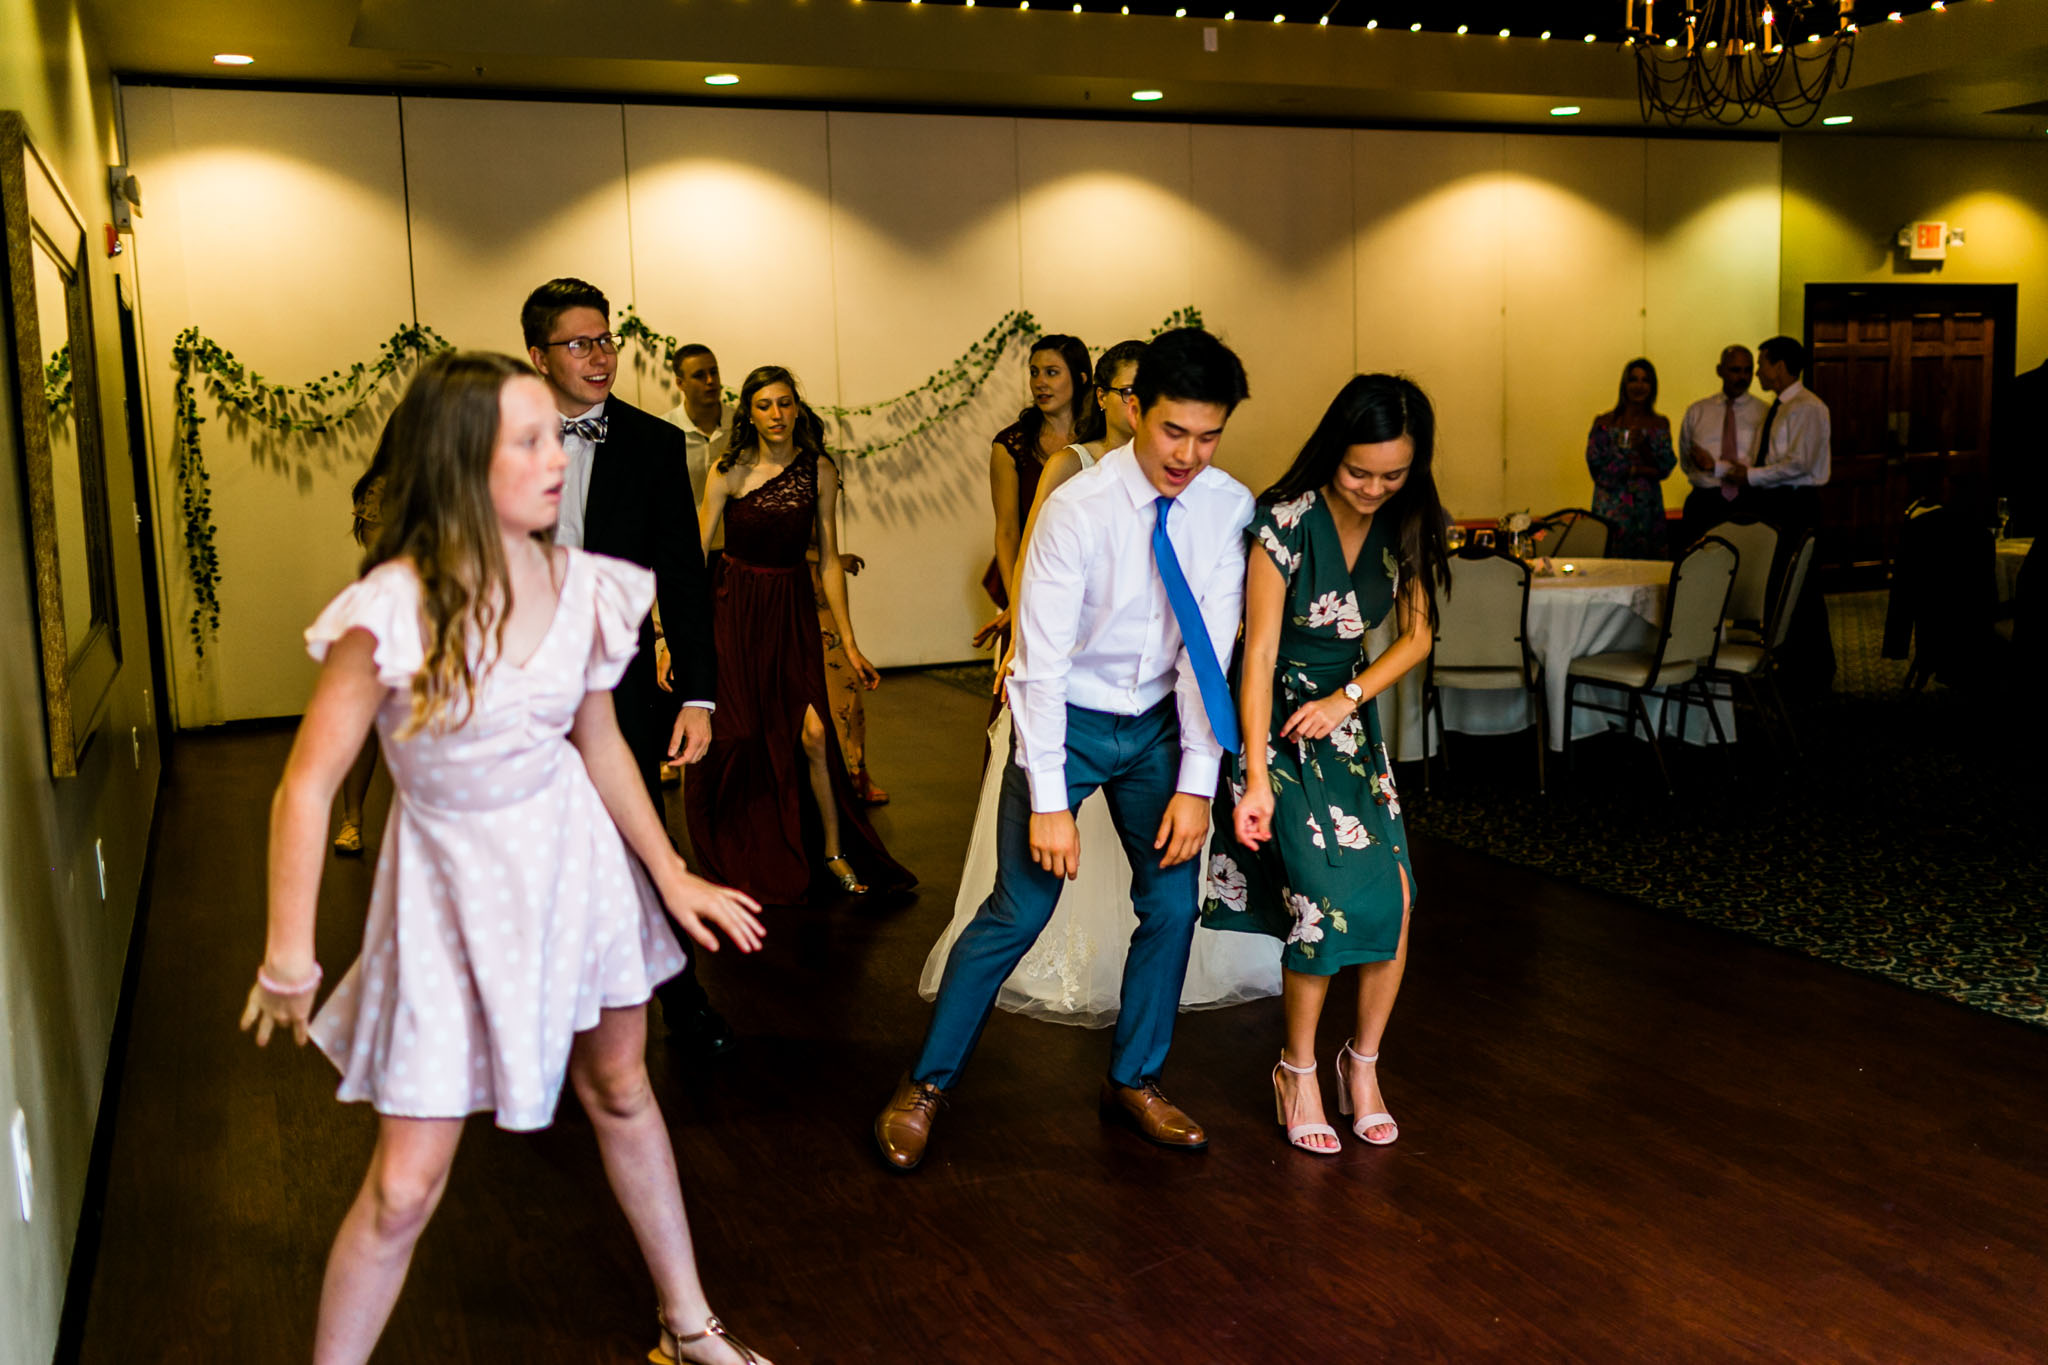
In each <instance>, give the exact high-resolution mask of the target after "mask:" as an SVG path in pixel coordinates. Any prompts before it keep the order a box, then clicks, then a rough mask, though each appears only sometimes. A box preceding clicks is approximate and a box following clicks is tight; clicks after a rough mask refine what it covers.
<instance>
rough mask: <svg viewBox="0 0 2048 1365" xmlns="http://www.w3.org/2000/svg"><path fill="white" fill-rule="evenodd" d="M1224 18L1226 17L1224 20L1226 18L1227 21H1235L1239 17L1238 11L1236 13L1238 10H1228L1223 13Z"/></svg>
mask: <svg viewBox="0 0 2048 1365" xmlns="http://www.w3.org/2000/svg"><path fill="white" fill-rule="evenodd" d="M1223 17H1224V18H1225V19H1226V20H1229V19H1235V18H1236V17H1237V11H1236V10H1234V9H1227V10H1225V11H1223Z"/></svg>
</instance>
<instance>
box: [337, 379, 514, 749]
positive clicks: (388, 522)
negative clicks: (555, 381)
mask: <svg viewBox="0 0 2048 1365" xmlns="http://www.w3.org/2000/svg"><path fill="white" fill-rule="evenodd" d="M532 378H533V370H532V369H531V368H530V367H528V366H527V365H525V364H524V363H522V362H520V361H517V360H514V359H512V357H510V356H505V355H493V354H491V353H489V352H487V351H462V352H455V353H450V354H447V355H440V356H436V357H434V359H432V360H429V361H428V362H427V363H426V364H424V365H422V366H421V367H420V369H419V372H418V373H417V374H415V375H414V376H413V380H412V383H411V385H410V386H408V387H407V389H406V391H405V397H404V398H401V399H400V400H399V402H398V407H397V408H396V409H395V410H394V411H393V412H392V414H391V423H390V425H389V426H388V427H386V428H385V434H386V442H387V443H388V444H389V446H390V447H391V454H390V466H391V467H390V473H389V475H388V477H387V478H386V480H385V484H384V498H383V506H382V517H383V524H382V525H381V526H380V527H379V528H378V531H377V539H376V540H375V541H374V542H373V543H372V544H371V546H370V550H369V553H368V555H366V556H365V557H364V559H363V572H364V573H368V572H369V571H370V570H371V569H373V568H375V567H376V566H377V565H379V564H382V563H384V562H385V561H386V560H391V559H398V558H405V559H408V560H410V561H412V567H413V572H414V573H415V574H417V575H418V576H419V580H420V611H421V614H422V615H423V616H424V617H425V618H426V620H425V625H426V633H427V650H426V660H425V663H424V664H423V665H422V666H421V668H420V670H419V672H417V673H415V674H413V678H412V717H411V719H410V720H408V721H407V722H406V725H405V728H404V730H403V732H402V733H403V734H408V735H409V734H416V733H418V732H419V731H421V730H426V729H431V730H435V731H446V730H448V729H451V728H453V727H455V726H458V725H460V724H462V723H463V722H464V721H465V720H467V719H468V718H469V712H470V708H471V705H472V703H473V701H474V700H475V696H476V686H477V672H476V670H474V669H472V668H471V667H470V662H469V633H470V631H471V630H472V629H474V630H475V631H476V633H477V635H478V636H479V637H481V638H482V639H483V640H485V641H486V642H487V644H486V657H487V659H490V658H496V657H497V656H498V655H499V654H500V653H502V651H503V648H504V635H505V621H506V619H507V618H508V617H509V616H510V615H511V613H512V578H511V574H510V572H509V571H508V569H507V567H506V564H505V545H504V541H503V539H502V537H501V535H500V532H499V529H498V514H497V511H496V509H495V508H494V507H493V505H492V503H491V458H492V455H493V454H494V453H495V451H496V448H497V444H498V412H499V408H498V401H499V399H498V395H499V393H500V391H501V390H503V389H504V387H505V385H507V384H509V383H511V382H512V381H513V380H515V379H532ZM535 539H537V540H540V541H542V542H544V543H547V542H552V541H553V539H554V533H553V532H552V531H542V532H538V533H537V534H536V536H535Z"/></svg>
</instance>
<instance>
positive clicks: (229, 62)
mask: <svg viewBox="0 0 2048 1365" xmlns="http://www.w3.org/2000/svg"><path fill="white" fill-rule="evenodd" d="M255 60H256V59H255V58H254V57H251V56H249V55H248V54H246V53H242V52H216V53H214V54H213V64H214V65H215V66H248V65H250V64H252V63H253V62H255Z"/></svg>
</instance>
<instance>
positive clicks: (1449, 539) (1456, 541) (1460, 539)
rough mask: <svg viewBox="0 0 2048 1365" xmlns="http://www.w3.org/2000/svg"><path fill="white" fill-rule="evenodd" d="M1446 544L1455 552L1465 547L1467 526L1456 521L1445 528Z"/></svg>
mask: <svg viewBox="0 0 2048 1365" xmlns="http://www.w3.org/2000/svg"><path fill="white" fill-rule="evenodd" d="M1444 545H1445V547H1446V548H1447V549H1449V550H1450V551H1451V552H1452V553H1453V554H1455V553H1456V552H1458V551H1459V550H1462V549H1464V548H1465V528H1464V527H1462V526H1459V525H1457V524H1456V523H1455V522H1454V523H1452V524H1451V525H1449V526H1446V527H1445V528H1444Z"/></svg>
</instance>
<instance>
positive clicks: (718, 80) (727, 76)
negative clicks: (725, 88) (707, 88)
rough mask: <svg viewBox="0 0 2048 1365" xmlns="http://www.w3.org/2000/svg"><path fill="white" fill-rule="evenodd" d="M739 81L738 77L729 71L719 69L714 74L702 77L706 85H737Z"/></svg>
mask: <svg viewBox="0 0 2048 1365" xmlns="http://www.w3.org/2000/svg"><path fill="white" fill-rule="evenodd" d="M739 83H740V78H739V77H738V76H735V75H733V74H732V73H731V72H730V71H721V72H719V73H718V74H717V75H716V76H706V77H705V78H704V84H706V85H738V84H739Z"/></svg>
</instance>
